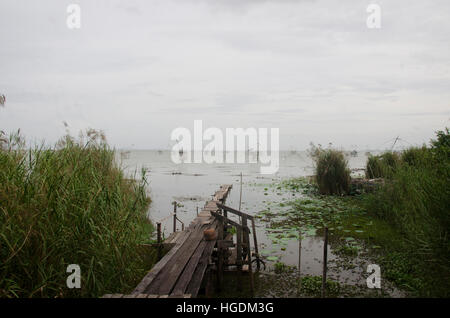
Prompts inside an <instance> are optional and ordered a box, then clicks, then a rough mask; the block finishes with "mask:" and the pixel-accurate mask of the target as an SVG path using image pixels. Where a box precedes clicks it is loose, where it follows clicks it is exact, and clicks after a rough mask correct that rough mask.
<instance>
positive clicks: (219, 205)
mask: <svg viewBox="0 0 450 318" xmlns="http://www.w3.org/2000/svg"><path fill="white" fill-rule="evenodd" d="M217 206H218V207H219V208H221V209H223V210H225V211H228V212H231V213H233V214H236V215H239V216H240V217H243V216H244V215H245V216H246V217H247V219H249V220H253V219H254V217H253V216H252V215H250V214H247V213H244V212H241V211H238V210H236V209H233V208H230V207H229V206H226V205H223V204H221V203H217Z"/></svg>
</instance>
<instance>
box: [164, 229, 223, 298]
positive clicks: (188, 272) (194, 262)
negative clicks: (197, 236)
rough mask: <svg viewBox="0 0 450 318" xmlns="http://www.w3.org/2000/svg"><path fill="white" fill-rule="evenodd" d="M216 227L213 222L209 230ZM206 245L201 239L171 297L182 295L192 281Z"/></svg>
mask: <svg viewBox="0 0 450 318" xmlns="http://www.w3.org/2000/svg"><path fill="white" fill-rule="evenodd" d="M217 225H218V224H217V222H214V223H213V225H212V226H211V227H210V228H213V229H214V230H217ZM207 243H208V241H205V240H204V239H203V240H202V241H201V242H200V244H199V245H198V247H197V249H196V251H195V252H194V253H193V254H192V256H191V258H190V260H189V262H188V264H187V265H186V267H185V268H184V270H183V273H182V274H181V275H180V277H179V279H178V281H177V283H176V284H175V287H174V288H173V291H172V294H173V295H182V294H184V293H185V291H186V288H187V286H188V285H189V282H190V281H191V279H192V275H193V274H194V271H195V269H196V268H197V266H198V263H199V261H200V258H201V257H202V255H203V252H204V250H205V248H206V245H207Z"/></svg>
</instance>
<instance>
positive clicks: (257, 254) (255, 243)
mask: <svg viewBox="0 0 450 318" xmlns="http://www.w3.org/2000/svg"><path fill="white" fill-rule="evenodd" d="M252 232H253V243H254V245H255V256H256V268H257V269H258V271H259V269H260V267H261V266H260V265H259V251H258V240H257V239H256V227H255V220H254V218H252Z"/></svg>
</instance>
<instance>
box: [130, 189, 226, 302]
mask: <svg viewBox="0 0 450 318" xmlns="http://www.w3.org/2000/svg"><path fill="white" fill-rule="evenodd" d="M231 188H232V185H222V186H220V190H219V191H216V193H215V195H214V197H213V200H212V201H208V202H207V203H206V205H205V207H204V208H203V210H202V211H201V212H200V213H199V215H198V217H197V218H196V219H194V220H193V221H192V222H191V224H190V225H189V227H188V228H187V229H186V230H185V231H182V232H176V233H175V234H173V235H171V236H170V237H169V238H168V239H167V240H166V243H168V242H170V243H175V244H174V246H173V247H172V249H171V250H170V251H169V252H168V253H167V254H166V255H165V256H164V257H163V258H162V259H161V260H160V261H159V262H158V263H157V264H156V265H155V266H154V267H153V269H152V270H150V271H149V273H147V275H146V276H145V277H144V278H143V279H142V281H141V282H140V283H139V285H138V286H137V287H136V288H135V290H134V291H133V293H132V295H136V296H135V297H137V295H140V294H144V295H147V294H149V295H166V296H167V295H168V294H169V293H170V292H171V291H172V289H173V291H174V292H175V291H176V292H177V294H178V293H179V295H180V296H181V295H184V292H183V291H182V290H183V289H189V288H191V290H193V291H194V293H192V292H190V293H188V295H190V296H194V297H195V296H196V295H197V293H198V289H199V288H200V284H201V280H202V279H203V276H204V273H205V270H206V266H207V265H208V262H209V259H210V256H211V254H212V251H213V249H214V245H215V241H207V242H206V241H205V243H202V246H201V247H199V244H200V242H202V240H203V230H204V229H207V228H211V227H214V228H215V227H216V226H217V223H214V222H216V220H215V218H213V217H212V216H211V211H212V212H215V211H218V210H219V208H218V206H217V203H221V202H222V203H223V202H224V200H225V199H226V197H227V196H228V193H229V191H230V189H231ZM178 233H179V234H178ZM192 257H193V258H194V259H192ZM194 265H197V266H194ZM185 270H186V274H185ZM188 274H190V275H191V276H192V277H191V281H189V279H188V278H189V275H188ZM194 277H196V279H197V281H198V282H195V283H192V279H193V278H194ZM174 287H176V290H175V288H174ZM180 291H182V292H180ZM190 296H189V297H190ZM148 297H150V296H148Z"/></svg>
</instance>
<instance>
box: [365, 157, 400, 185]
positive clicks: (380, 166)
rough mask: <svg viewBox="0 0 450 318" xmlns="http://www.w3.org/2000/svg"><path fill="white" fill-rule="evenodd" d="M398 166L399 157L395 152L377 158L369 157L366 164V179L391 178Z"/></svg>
mask: <svg viewBox="0 0 450 318" xmlns="http://www.w3.org/2000/svg"><path fill="white" fill-rule="evenodd" d="M399 164H400V156H399V155H398V153H396V152H392V151H388V152H385V153H383V154H381V155H379V156H372V155H370V156H369V158H368V160H367V164H366V177H367V178H368V179H375V178H391V177H392V175H393V174H394V173H395V171H396V169H397V167H398V166H399Z"/></svg>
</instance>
